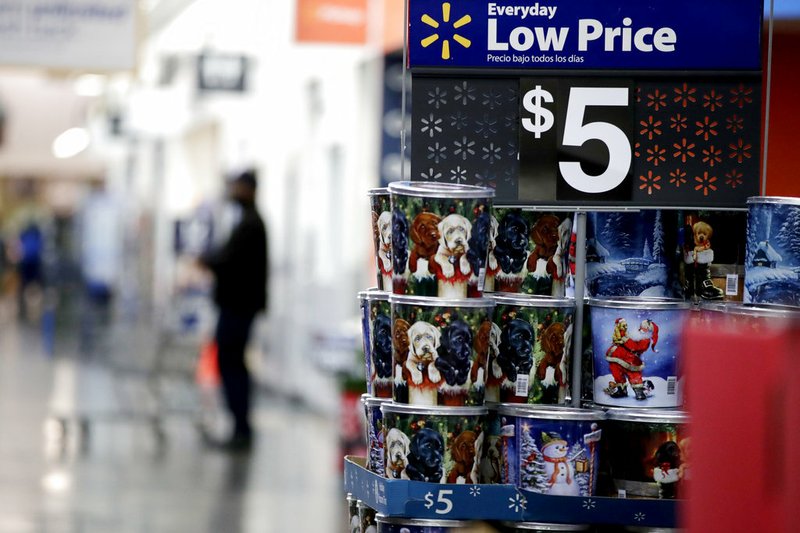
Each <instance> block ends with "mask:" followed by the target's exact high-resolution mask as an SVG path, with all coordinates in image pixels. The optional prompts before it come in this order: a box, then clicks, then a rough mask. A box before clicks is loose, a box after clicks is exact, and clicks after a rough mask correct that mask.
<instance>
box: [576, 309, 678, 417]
mask: <svg viewBox="0 0 800 533" xmlns="http://www.w3.org/2000/svg"><path fill="white" fill-rule="evenodd" d="M690 307H691V304H689V303H688V302H684V301H681V300H667V299H633V298H631V299H615V300H599V299H590V300H589V308H590V320H591V325H592V352H593V357H594V369H593V376H592V377H593V381H594V402H595V403H597V404H600V405H608V406H617V407H620V406H629V407H680V406H681V405H682V404H683V396H682V392H683V371H682V367H681V364H680V363H681V361H680V355H681V353H680V350H681V337H682V334H683V329H684V324H685V323H686V321H687V319H688V317H689V308H690Z"/></svg>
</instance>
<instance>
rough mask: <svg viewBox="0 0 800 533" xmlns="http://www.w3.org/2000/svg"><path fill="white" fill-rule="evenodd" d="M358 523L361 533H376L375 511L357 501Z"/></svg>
mask: <svg viewBox="0 0 800 533" xmlns="http://www.w3.org/2000/svg"><path fill="white" fill-rule="evenodd" d="M358 521H359V523H360V525H361V529H360V530H359V531H361V533H377V531H378V522H377V513H376V512H375V509H373V508H372V507H370V506H368V505H367V504H366V503H364V502H362V501H361V500H358Z"/></svg>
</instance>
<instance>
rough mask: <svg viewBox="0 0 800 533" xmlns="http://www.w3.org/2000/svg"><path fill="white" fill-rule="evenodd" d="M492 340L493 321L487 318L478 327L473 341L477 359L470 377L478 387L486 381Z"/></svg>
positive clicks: (473, 363)
mask: <svg viewBox="0 0 800 533" xmlns="http://www.w3.org/2000/svg"><path fill="white" fill-rule="evenodd" d="M491 342H492V322H491V321H489V320H485V321H484V322H483V324H481V326H480V327H479V328H478V333H477V334H476V335H475V340H474V341H473V343H472V346H473V348H474V349H475V360H474V361H473V362H472V369H471V370H470V373H469V377H470V380H472V383H473V384H474V385H475V386H476V387H482V386H483V385H484V383H485V373H486V364H487V361H488V359H489V349H490V344H491Z"/></svg>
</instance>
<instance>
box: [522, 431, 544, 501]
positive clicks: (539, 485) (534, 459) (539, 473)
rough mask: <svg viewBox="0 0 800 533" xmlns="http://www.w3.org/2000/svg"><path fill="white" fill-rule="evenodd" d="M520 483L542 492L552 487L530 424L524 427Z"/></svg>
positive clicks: (526, 487) (527, 487)
mask: <svg viewBox="0 0 800 533" xmlns="http://www.w3.org/2000/svg"><path fill="white" fill-rule="evenodd" d="M519 451H520V485H521V486H522V488H525V489H530V490H533V491H536V492H540V493H546V492H547V490H548V489H549V488H550V487H549V485H548V483H547V476H546V475H545V464H544V456H543V455H542V452H541V451H539V447H538V446H536V441H535V440H534V438H533V436H532V435H531V429H530V427H529V426H523V427H522V443H521V445H520V450H519Z"/></svg>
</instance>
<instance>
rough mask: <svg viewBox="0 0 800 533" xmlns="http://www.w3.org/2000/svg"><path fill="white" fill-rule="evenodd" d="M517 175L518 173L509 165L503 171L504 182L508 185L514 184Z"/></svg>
mask: <svg viewBox="0 0 800 533" xmlns="http://www.w3.org/2000/svg"><path fill="white" fill-rule="evenodd" d="M516 177H517V176H516V173H515V172H514V169H513V168H511V167H508V168H506V169H505V170H504V171H503V183H505V184H507V185H514V183H515V180H516Z"/></svg>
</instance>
